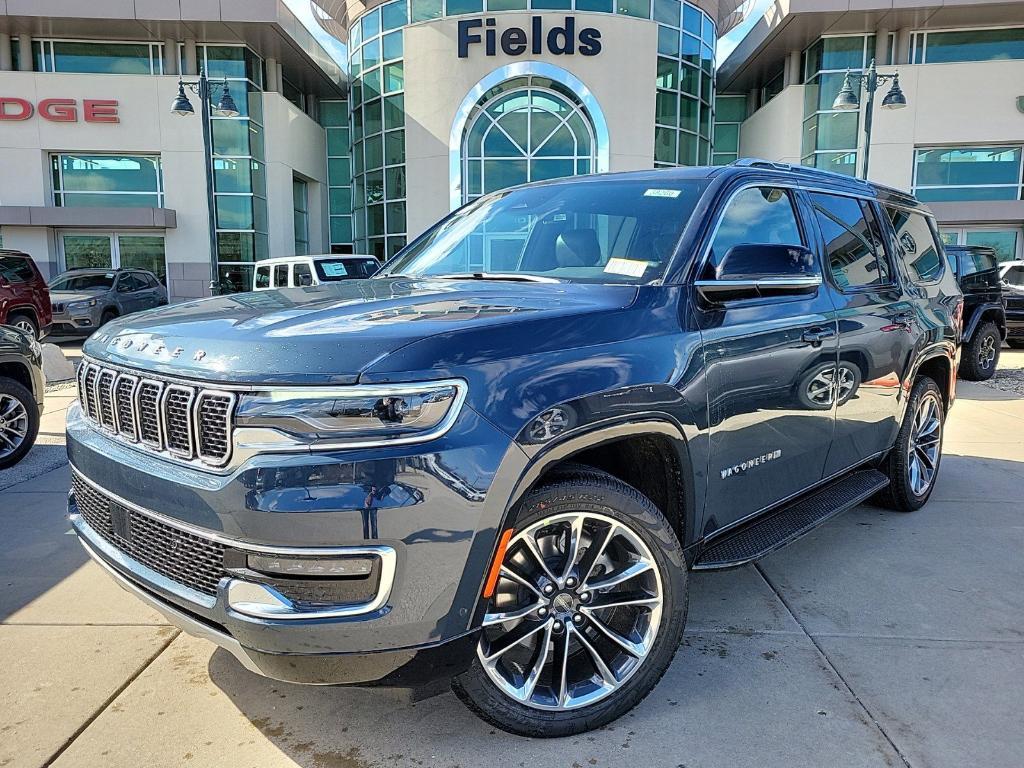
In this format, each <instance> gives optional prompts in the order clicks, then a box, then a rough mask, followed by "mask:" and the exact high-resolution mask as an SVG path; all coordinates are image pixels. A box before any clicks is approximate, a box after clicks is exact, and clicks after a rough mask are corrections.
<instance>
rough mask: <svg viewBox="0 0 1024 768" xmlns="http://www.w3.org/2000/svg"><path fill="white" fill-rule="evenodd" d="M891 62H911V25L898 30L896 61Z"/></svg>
mask: <svg viewBox="0 0 1024 768" xmlns="http://www.w3.org/2000/svg"><path fill="white" fill-rule="evenodd" d="M890 63H891V64H909V63H910V27H902V28H901V29H898V30H896V61H893V62H890Z"/></svg>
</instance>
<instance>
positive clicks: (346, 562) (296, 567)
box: [246, 554, 374, 578]
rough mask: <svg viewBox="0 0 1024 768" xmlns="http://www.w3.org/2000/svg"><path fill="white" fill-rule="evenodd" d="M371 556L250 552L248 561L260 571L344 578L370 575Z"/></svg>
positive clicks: (285, 574) (371, 569) (371, 570)
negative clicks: (293, 555)
mask: <svg viewBox="0 0 1024 768" xmlns="http://www.w3.org/2000/svg"><path fill="white" fill-rule="evenodd" d="M373 560H374V559H373V558H371V557H278V556H276V555H254V554H250V555H248V556H247V558H246V562H247V564H248V566H249V567H250V568H252V569H253V570H254V571H259V572H260V573H272V574H276V575H280V576H302V577H306V578H310V577H314V578H315V577H320V578H325V577H326V578H342V577H346V576H369V575H370V574H371V573H372V572H373Z"/></svg>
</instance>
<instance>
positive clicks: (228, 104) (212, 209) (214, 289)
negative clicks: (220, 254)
mask: <svg viewBox="0 0 1024 768" xmlns="http://www.w3.org/2000/svg"><path fill="white" fill-rule="evenodd" d="M186 88H188V89H189V90H190V91H192V93H194V94H195V95H196V96H198V97H199V101H200V103H201V104H202V106H201V107H200V114H201V117H202V119H203V152H204V158H205V159H204V167H205V170H206V206H207V211H208V218H209V221H210V227H209V229H210V232H209V234H210V293H212V294H213V295H214V296H216V295H217V294H219V293H220V279H219V277H218V273H217V220H216V216H217V200H216V198H215V197H214V194H213V138H212V136H211V135H210V101H211V99H212V98H213V89H214V88H223V91H222V92H221V95H220V99H219V100H218V101H217V107H216V109H214V110H213V112H214V113H215V114H216V115H218V116H220V117H238V107H237V106H235V100H234V99H233V98H231V92H230V91H229V90H228V81H227V80H219V81H212V80H210V79H209V78H208V77H207V76H206V71H205V70H202V69H201V70H199V79H198V80H178V95H177V96H175V97H174V102H173V103H172V104H171V112H172V113H173V114H175V115H180V116H182V117H186V116H188V115H194V114H195V109H194V108H193V107H192V102H191V101H189V99H188V95H186V93H185V89H186Z"/></svg>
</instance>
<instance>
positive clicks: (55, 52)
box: [14, 40, 163, 75]
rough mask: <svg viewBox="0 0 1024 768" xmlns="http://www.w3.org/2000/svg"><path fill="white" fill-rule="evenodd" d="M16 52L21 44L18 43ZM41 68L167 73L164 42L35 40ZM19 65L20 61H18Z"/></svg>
mask: <svg viewBox="0 0 1024 768" xmlns="http://www.w3.org/2000/svg"><path fill="white" fill-rule="evenodd" d="M14 50H15V52H17V50H18V46H17V45H15V46H14ZM32 51H33V59H34V62H33V63H34V69H35V70H36V71H37V72H81V73H87V74H103V75H159V74H162V73H163V44H162V43H120V42H118V43H97V42H92V41H86V40H33V41H32ZM14 68H15V69H17V64H15V67H14Z"/></svg>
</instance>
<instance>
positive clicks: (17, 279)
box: [0, 256, 36, 283]
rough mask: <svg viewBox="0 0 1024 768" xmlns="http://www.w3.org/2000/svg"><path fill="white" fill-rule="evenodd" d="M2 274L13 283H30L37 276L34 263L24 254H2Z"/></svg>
mask: <svg viewBox="0 0 1024 768" xmlns="http://www.w3.org/2000/svg"><path fill="white" fill-rule="evenodd" d="M0 275H2V276H3V277H5V278H7V279H8V280H9V281H10V282H12V283H28V282H31V281H32V280H35V278H36V272H35V270H34V269H32V264H31V263H30V262H29V260H28V259H26V258H24V257H22V256H0Z"/></svg>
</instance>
